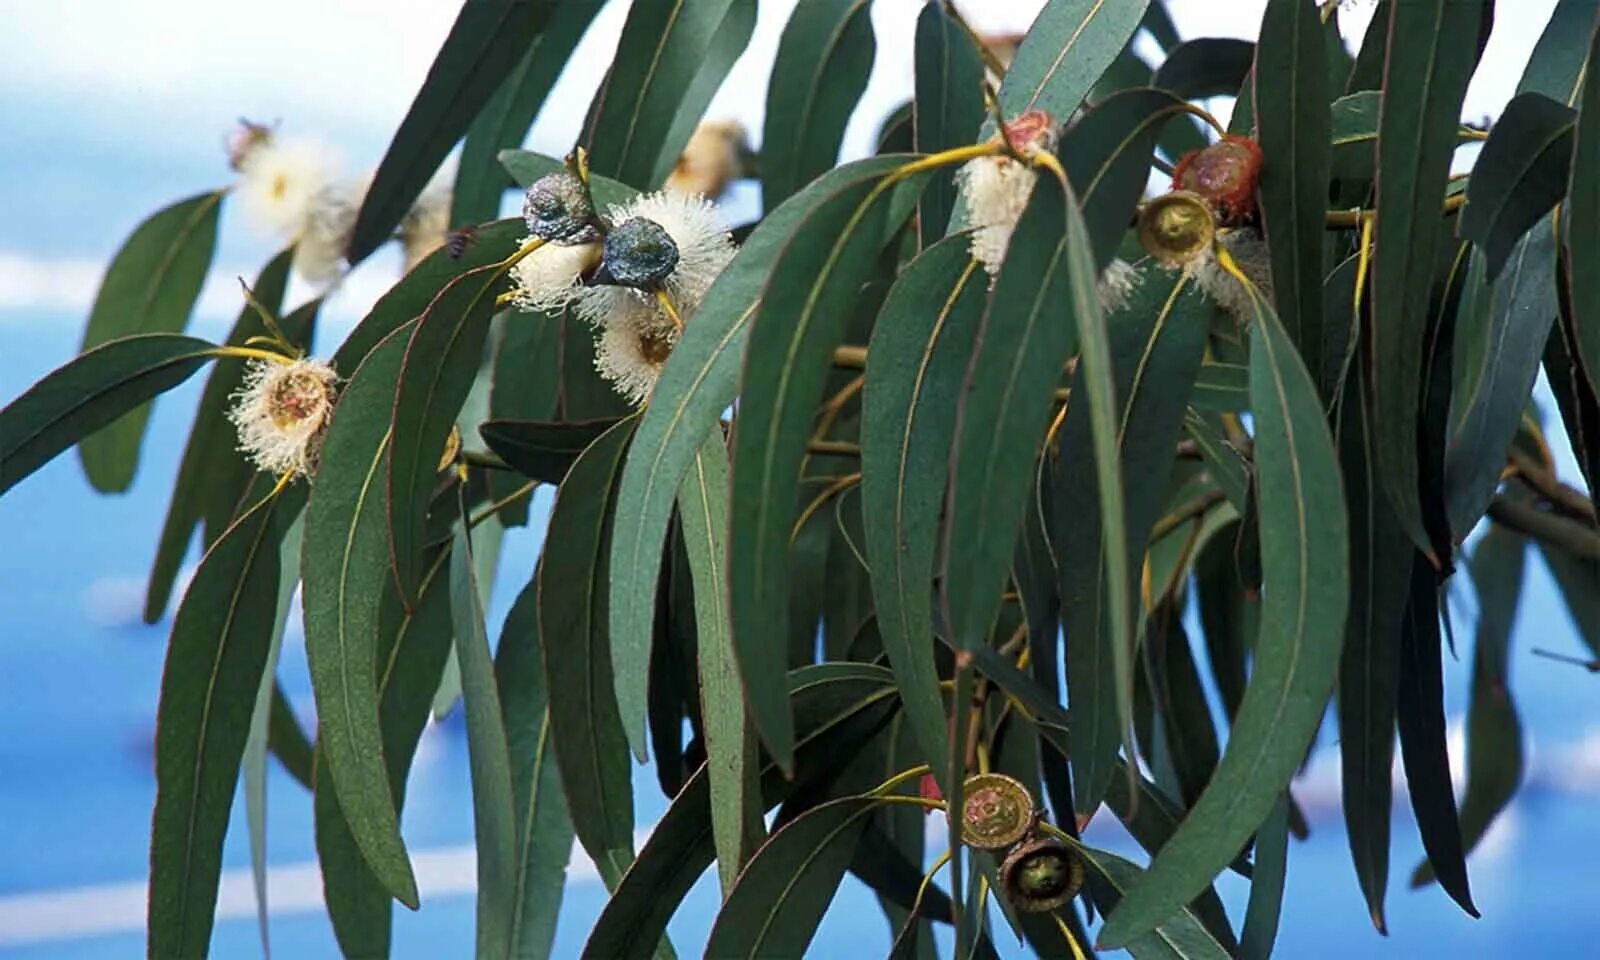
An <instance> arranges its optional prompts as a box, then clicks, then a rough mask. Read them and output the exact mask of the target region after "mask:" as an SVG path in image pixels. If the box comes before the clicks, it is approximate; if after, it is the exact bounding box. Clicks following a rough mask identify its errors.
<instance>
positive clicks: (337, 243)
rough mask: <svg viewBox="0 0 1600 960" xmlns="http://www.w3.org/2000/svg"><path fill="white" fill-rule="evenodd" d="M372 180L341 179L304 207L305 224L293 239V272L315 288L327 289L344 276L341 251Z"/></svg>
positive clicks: (369, 177) (347, 240) (370, 178)
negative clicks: (295, 271) (297, 273)
mask: <svg viewBox="0 0 1600 960" xmlns="http://www.w3.org/2000/svg"><path fill="white" fill-rule="evenodd" d="M371 182H372V177H371V175H370V174H369V175H368V176H366V177H364V178H361V179H350V178H346V179H342V180H338V181H335V182H334V183H330V184H328V185H327V186H325V187H323V188H322V189H321V190H318V191H317V193H316V195H315V196H313V197H312V198H311V202H310V203H309V204H308V205H307V209H306V214H305V223H304V225H303V227H302V228H301V230H300V233H299V235H298V237H297V238H296V239H295V247H294V268H295V269H296V270H298V271H300V275H301V276H303V277H305V278H306V279H307V280H309V281H310V282H311V283H312V284H314V285H316V286H318V287H326V286H329V285H331V284H332V283H333V282H334V281H335V280H337V279H339V277H340V276H341V275H343V273H344V272H345V269H346V267H347V266H348V264H347V263H346V262H345V259H344V251H345V247H347V246H349V244H350V234H351V233H352V232H353V231H354V230H355V226H356V214H358V213H360V211H361V201H362V200H363V199H365V198H366V195H367V187H368V186H369V185H370V184H371Z"/></svg>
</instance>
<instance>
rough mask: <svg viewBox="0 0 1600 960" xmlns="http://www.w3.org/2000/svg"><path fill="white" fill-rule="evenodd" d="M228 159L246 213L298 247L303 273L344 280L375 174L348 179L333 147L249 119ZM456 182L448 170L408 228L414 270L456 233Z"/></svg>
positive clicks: (404, 230)
mask: <svg viewBox="0 0 1600 960" xmlns="http://www.w3.org/2000/svg"><path fill="white" fill-rule="evenodd" d="M228 160H229V164H230V165H231V166H232V167H233V169H235V170H237V171H238V172H239V182H238V185H237V188H236V191H237V193H238V196H239V200H240V203H241V205H242V206H243V207H244V210H245V214H246V216H247V217H249V218H250V219H251V220H253V221H254V222H255V223H256V224H257V225H258V226H259V227H260V228H262V229H263V230H264V231H266V232H268V233H271V234H274V235H276V236H278V237H279V238H280V239H282V240H283V241H285V242H288V243H293V244H294V245H295V252H294V266H295V269H296V270H297V271H299V272H300V274H301V275H302V276H304V277H305V278H306V279H307V280H309V281H311V282H312V283H313V284H316V285H317V286H319V287H329V286H332V285H333V284H334V283H335V282H337V281H338V280H339V278H340V277H341V276H343V274H344V272H345V271H346V269H347V268H348V264H346V262H345V259H344V251H345V247H346V246H347V245H348V244H349V242H350V234H351V232H352V231H353V230H354V229H355V225H356V215H357V214H358V213H359V212H360V210H361V203H362V201H363V200H364V199H365V198H366V195H367V188H368V187H369V186H370V185H371V183H372V175H371V174H370V173H368V174H365V175H355V176H352V175H350V174H347V173H346V172H345V171H344V168H343V161H342V160H341V158H340V157H339V155H338V154H337V153H336V152H335V151H334V150H333V149H332V148H331V147H329V146H328V145H327V144H324V143H322V142H320V141H317V140H312V139H306V138H294V137H283V136H280V135H279V134H278V132H277V131H276V130H274V129H272V128H270V127H266V126H262V125H261V124H255V123H250V122H248V121H245V122H243V123H242V124H241V126H240V128H239V129H238V130H236V131H235V132H234V133H233V134H232V135H231V136H230V137H229V138H228ZM450 178H451V175H450V174H449V173H448V172H447V171H441V173H440V175H439V176H438V177H435V179H434V181H433V182H432V183H430V184H429V185H428V187H427V188H426V189H424V190H423V192H422V195H421V196H420V197H418V198H417V201H416V203H415V204H414V205H413V206H412V208H411V210H410V211H409V212H408V213H407V214H406V216H405V219H404V220H403V221H402V223H401V226H400V242H401V245H402V247H403V248H404V251H405V262H406V269H407V270H409V269H411V267H413V266H415V265H416V263H417V262H418V261H420V260H421V259H422V258H423V257H425V256H427V255H428V254H429V253H430V252H432V251H433V250H434V249H436V248H437V247H438V246H439V245H440V244H442V243H444V241H445V237H446V236H447V234H448V233H449V219H450V187H449V183H450Z"/></svg>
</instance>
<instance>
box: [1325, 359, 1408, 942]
mask: <svg viewBox="0 0 1600 960" xmlns="http://www.w3.org/2000/svg"><path fill="white" fill-rule="evenodd" d="M1341 411H1342V414H1341V423H1340V435H1339V450H1340V463H1341V466H1342V467H1343V470H1344V479H1345V494H1346V497H1347V500H1346V502H1347V503H1348V505H1349V508H1350V617H1349V621H1348V624H1347V626H1346V628H1345V640H1344V653H1343V657H1342V659H1341V661H1340V663H1339V704H1338V708H1339V757H1340V772H1341V776H1340V786H1341V790H1342V797H1343V808H1344V821H1345V832H1346V834H1347V835H1348V837H1349V840H1350V858H1351V861H1352V863H1353V865H1354V866H1355V871H1356V878H1357V880H1358V881H1359V882H1360V884H1361V892H1362V895H1363V896H1364V897H1365V898H1366V902H1367V910H1368V913H1369V914H1370V916H1371V918H1372V925H1373V926H1374V927H1375V928H1377V929H1378V930H1379V931H1380V932H1382V931H1384V930H1386V929H1387V924H1388V921H1387V919H1386V918H1385V916H1384V894H1385V892H1386V890H1387V888H1388V883H1389V829H1390V822H1391V821H1392V820H1393V803H1394V790H1393V786H1392V776H1393V771H1394V725H1395V702H1396V701H1395V698H1396V696H1397V691H1398V685H1399V673H1400V628H1401V624H1402V622H1403V620H1404V618H1405V611H1406V598H1407V596H1408V595H1409V590H1408V584H1409V583H1410V574H1411V559H1412V556H1413V553H1414V548H1413V547H1412V545H1411V541H1410V538H1409V537H1407V536H1406V534H1405V531H1404V530H1402V529H1400V522H1399V521H1398V520H1397V519H1395V516H1394V512H1393V509H1392V508H1391V507H1390V506H1389V500H1388V498H1387V497H1386V496H1384V493H1383V490H1382V489H1381V487H1380V483H1381V481H1380V480H1379V478H1378V477H1377V476H1376V475H1375V472H1376V469H1377V465H1376V463H1375V462H1374V458H1373V456H1372V453H1371V450H1372V446H1371V443H1372V440H1371V428H1370V425H1369V423H1368V419H1367V418H1368V416H1369V414H1368V412H1367V405H1366V400H1365V397H1364V395H1363V390H1362V387H1361V384H1360V380H1359V379H1355V380H1352V381H1351V382H1350V383H1349V384H1348V385H1347V386H1346V389H1345V395H1344V405H1343V406H1342V408H1341Z"/></svg>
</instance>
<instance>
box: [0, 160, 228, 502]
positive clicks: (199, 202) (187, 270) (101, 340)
mask: <svg viewBox="0 0 1600 960" xmlns="http://www.w3.org/2000/svg"><path fill="white" fill-rule="evenodd" d="M222 196H223V191H221V190H218V191H214V192H210V193H202V194H197V195H195V196H193V197H190V198H188V199H187V200H180V201H179V202H177V203H175V204H173V205H172V206H170V207H166V208H164V209H162V210H158V211H156V212H155V213H154V214H152V215H151V216H150V217H149V219H147V220H145V221H144V222H143V223H141V224H139V226H138V227H137V228H136V229H135V230H134V231H133V235H132V236H130V237H129V238H128V239H127V240H126V241H124V242H123V244H122V247H121V249H119V250H118V251H117V254H116V256H115V257H113V258H112V260H111V266H109V267H107V268H106V275H105V279H104V280H102V281H100V289H99V290H98V291H97V292H96V293H95V297H94V307H93V308H91V310H90V311H89V323H88V326H87V327H85V329H84V331H83V346H82V347H81V351H82V352H83V353H88V352H89V351H91V350H93V349H94V348H95V347H99V346H102V345H104V344H106V343H109V342H111V341H113V340H120V339H122V338H125V337H130V336H135V335H139V334H158V333H165V334H176V333H181V332H183V329H184V327H186V326H188V323H189V313H190V311H192V310H193V309H194V303H195V300H197V299H198V298H199V296H200V287H201V285H202V284H203V283H205V279H206V271H208V270H210V269H211V258H212V254H213V253H215V251H216V246H217V216H218V214H219V213H220V211H221V209H222ZM168 386H171V384H169V385H168ZM162 389H166V388H162ZM156 392H157V393H159V392H160V391H159V390H158V391H156ZM153 396H155V393H150V394H147V395H144V396H140V397H139V398H138V400H130V401H127V403H126V406H124V407H121V408H119V409H117V410H116V415H107V416H106V417H105V419H104V420H100V421H98V422H97V423H96V426H99V425H100V424H102V423H110V426H107V427H106V428H105V429H103V430H100V431H99V432H98V433H94V434H91V435H86V436H82V437H80V438H78V439H79V441H80V442H79V446H78V459H79V460H80V461H81V462H82V463H83V472H84V475H85V476H86V477H88V478H89V483H90V485H91V486H93V487H94V488H95V489H96V490H98V491H100V492H101V493H121V492H123V491H124V490H127V489H128V487H129V486H130V485H131V484H132V483H133V475H134V472H135V471H136V470H137V469H138V467H139V447H140V445H141V444H142V443H143V442H144V428H145V424H146V423H147V422H148V421H149V419H150V407H148V406H138V404H140V403H142V402H143V401H144V400H147V399H150V397H153ZM0 435H4V434H0ZM6 446H7V447H8V448H9V447H10V446H11V444H10V443H7V444H6ZM54 455H55V453H54V452H52V453H51V454H50V456H54ZM29 472H31V470H30V471H29ZM11 482H12V483H14V482H15V481H11ZM9 485H10V484H9V483H6V482H4V481H0V490H4V489H5V488H6V487H8V486H9Z"/></svg>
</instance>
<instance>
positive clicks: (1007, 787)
mask: <svg viewBox="0 0 1600 960" xmlns="http://www.w3.org/2000/svg"><path fill="white" fill-rule="evenodd" d="M962 796H963V800H962V804H961V839H962V842H964V843H965V844H966V845H967V846H969V847H974V848H976V849H979V850H1004V849H1005V848H1006V847H1009V846H1011V845H1012V844H1013V843H1016V842H1017V841H1018V840H1021V839H1022V838H1023V837H1024V836H1026V835H1027V833H1028V831H1029V830H1031V829H1033V822H1034V815H1035V812H1036V809H1035V807H1034V805H1033V796H1032V795H1031V794H1029V793H1028V788H1027V787H1025V786H1023V785H1022V783H1021V781H1018V780H1016V779H1015V778H1013V777H1008V776H1006V775H1005V774H1003V773H980V774H977V775H976V776H971V777H968V778H967V781H966V784H965V786H963V787H962Z"/></svg>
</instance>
